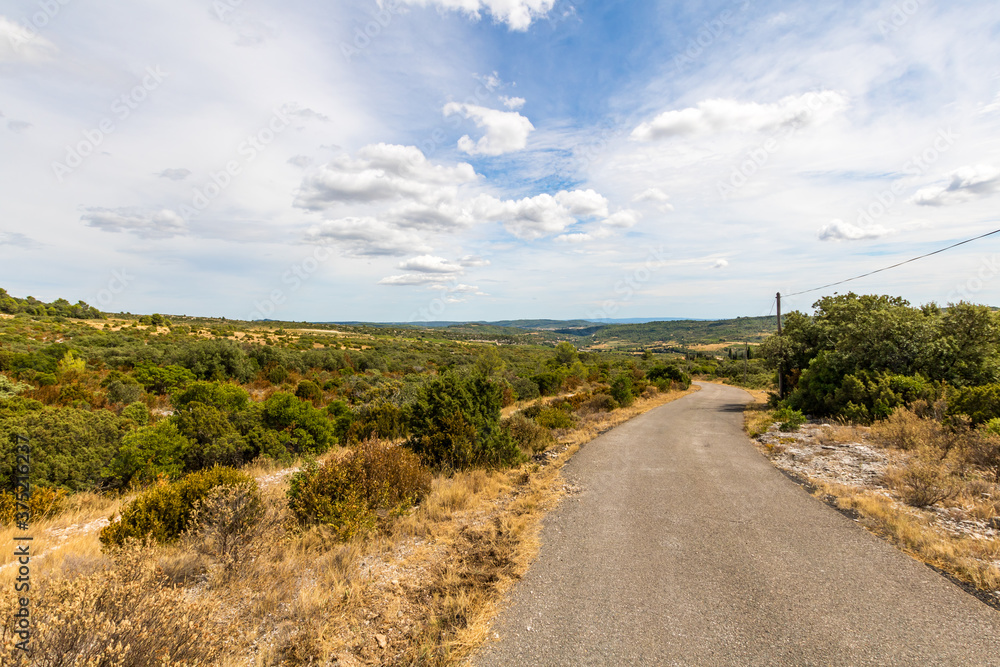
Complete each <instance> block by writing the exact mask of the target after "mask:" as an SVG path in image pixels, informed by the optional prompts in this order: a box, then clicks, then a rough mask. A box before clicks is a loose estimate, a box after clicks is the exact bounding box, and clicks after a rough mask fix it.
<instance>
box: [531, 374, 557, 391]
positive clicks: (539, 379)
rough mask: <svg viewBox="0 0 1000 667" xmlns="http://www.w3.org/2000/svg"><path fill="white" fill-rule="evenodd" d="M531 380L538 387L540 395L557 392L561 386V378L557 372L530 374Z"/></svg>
mask: <svg viewBox="0 0 1000 667" xmlns="http://www.w3.org/2000/svg"><path fill="white" fill-rule="evenodd" d="M531 382H533V383H534V384H535V386H537V387H538V391H539V392H540V393H541V395H542V396H551V395H553V394H558V393H559V388H560V387H562V378H560V377H559V374H558V373H551V372H545V373H539V374H537V375H532V376H531Z"/></svg>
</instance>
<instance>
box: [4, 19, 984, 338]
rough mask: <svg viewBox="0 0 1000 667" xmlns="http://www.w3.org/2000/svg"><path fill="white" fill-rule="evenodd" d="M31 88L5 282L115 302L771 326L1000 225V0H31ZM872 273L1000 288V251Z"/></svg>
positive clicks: (7, 43)
mask: <svg viewBox="0 0 1000 667" xmlns="http://www.w3.org/2000/svg"><path fill="white" fill-rule="evenodd" d="M812 4H815V5H816V6H808V5H812ZM0 81H2V85H0V184H2V193H3V196H2V197H0V286H3V287H5V288H6V289H7V290H8V291H9V292H11V293H12V294H15V295H19V296H24V295H28V294H31V295H33V296H36V297H38V298H44V299H53V298H56V297H60V296H63V297H66V298H68V299H70V300H73V301H76V300H78V299H83V300H85V301H87V302H89V303H91V304H94V305H97V306H98V307H100V308H102V309H104V310H107V311H113V312H117V311H122V310H124V311H131V312H154V311H156V312H165V313H177V314H199V315H221V316H226V317H230V318H240V319H248V318H262V317H271V318H281V319H308V320H314V321H338V320H376V321H411V320H426V319H436V320H437V319H448V320H470V319H486V320H496V319H506V318H519V317H524V318H545V317H548V318H577V317H585V318H600V317H612V318H620V317H653V316H661V317H705V318H708V317H735V316H737V315H766V314H767V313H768V311H769V309H770V306H771V302H772V298H773V295H774V293H775V292H777V291H781V292H783V293H786V294H789V293H793V292H797V291H800V290H806V289H809V288H812V287H816V286H819V285H822V284H824V283H827V282H832V281H835V280H839V279H842V278H847V277H850V276H852V275H855V274H858V273H863V272H865V271H868V270H872V269H876V268H879V267H881V266H885V265H887V264H892V263H894V262H896V261H900V260H903V259H907V258H909V257H912V256H914V255H918V254H921V253H924V252H929V251H931V250H935V249H937V248H939V247H942V246H944V245H948V244H949V243H952V242H955V241H958V240H962V239H964V238H967V237H971V236H975V235H977V234H981V233H984V232H988V231H992V230H993V229H997V228H1000V215H997V208H998V204H1000V132H998V130H1000V5H997V3H996V2H994V1H993V0H982V1H975V2H966V1H962V0H957V1H953V2H948V3H944V2H931V1H930V0H902V1H899V2H894V1H892V0H890V1H888V2H834V3H808V4H807V3H800V2H779V1H765V0H751V1H744V0H736V1H729V2H698V3H693V2H679V1H677V0H674V1H669V2H668V1H659V0H601V1H598V0H382V1H381V2H378V1H377V0H337V2H323V1H320V0H288V1H286V2H282V3H277V2H264V1H261V0H172V1H171V2H169V3H168V2H151V1H149V0H137V1H136V2H130V3H121V2H110V1H109V0H92V1H91V2H78V1H77V0H32V1H28V0H8V1H7V2H5V3H3V5H2V7H0ZM851 288H853V289H854V290H855V291H863V292H878V293H889V294H894V295H901V296H904V297H906V298H908V299H910V300H911V301H913V302H916V303H922V302H928V301H936V302H939V303H946V302H948V301H957V300H958V299H960V298H963V297H965V298H968V299H971V300H975V301H979V302H985V303H991V304H994V305H1000V235H998V236H996V237H990V238H987V239H984V240H982V241H979V242H977V243H973V244H968V245H966V246H962V248H958V249H956V250H953V251H949V252H948V253H944V254H941V255H937V256H935V257H933V258H930V259H927V260H923V261H921V262H916V263H913V264H910V265H907V266H906V267H902V268H900V269H896V270H893V271H890V272H886V273H883V274H879V275H878V276H875V277H873V278H869V279H864V280H861V281H858V282H856V283H853V284H852V285H851ZM833 290H841V291H843V290H844V288H843V287H838V288H832V290H827V292H826V293H831V292H832V291H833ZM822 294H824V292H815V293H810V294H805V295H802V296H799V297H791V298H789V299H787V302H788V303H787V305H786V308H788V309H791V308H794V307H798V308H803V309H808V307H809V306H810V304H811V303H812V302H813V301H814V300H815V299H816V298H817V297H818V296H821V295H822Z"/></svg>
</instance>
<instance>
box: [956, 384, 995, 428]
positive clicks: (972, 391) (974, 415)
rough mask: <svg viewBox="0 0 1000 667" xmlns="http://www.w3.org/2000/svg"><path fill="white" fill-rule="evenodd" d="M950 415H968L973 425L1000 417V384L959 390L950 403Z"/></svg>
mask: <svg viewBox="0 0 1000 667" xmlns="http://www.w3.org/2000/svg"><path fill="white" fill-rule="evenodd" d="M948 414H952V415H968V416H969V418H971V419H972V423H973V424H983V423H986V422H988V421H990V420H991V419H996V418H998V417H1000V384H985V385H982V386H980V387H965V388H963V389H959V390H958V392H956V393H955V395H954V396H952V397H951V400H950V401H949V403H948Z"/></svg>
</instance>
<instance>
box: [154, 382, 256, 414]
mask: <svg viewBox="0 0 1000 667" xmlns="http://www.w3.org/2000/svg"><path fill="white" fill-rule="evenodd" d="M171 402H172V403H173V404H174V408H176V409H177V410H183V409H184V408H186V407H187V406H188V405H190V404H192V403H201V404H202V405H210V406H212V407H214V408H218V409H219V410H224V411H226V412H238V411H240V410H245V409H246V408H247V406H248V405H249V404H250V394H249V393H247V391H246V389H243V388H242V387H240V386H238V385H235V384H226V383H219V382H192V383H191V384H189V385H187V386H186V387H185V388H184V389H181V390H178V391H176V392H174V394H173V396H171Z"/></svg>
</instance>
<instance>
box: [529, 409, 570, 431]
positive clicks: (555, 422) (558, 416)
mask: <svg viewBox="0 0 1000 667" xmlns="http://www.w3.org/2000/svg"><path fill="white" fill-rule="evenodd" d="M535 423H537V424H538V425H539V426H543V427H545V428H573V426H574V425H575V424H576V420H574V419H573V415H571V414H570V413H569V412H566V411H565V410H560V409H559V408H556V407H547V408H542V410H541V411H540V412H539V413H538V416H537V417H535Z"/></svg>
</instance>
